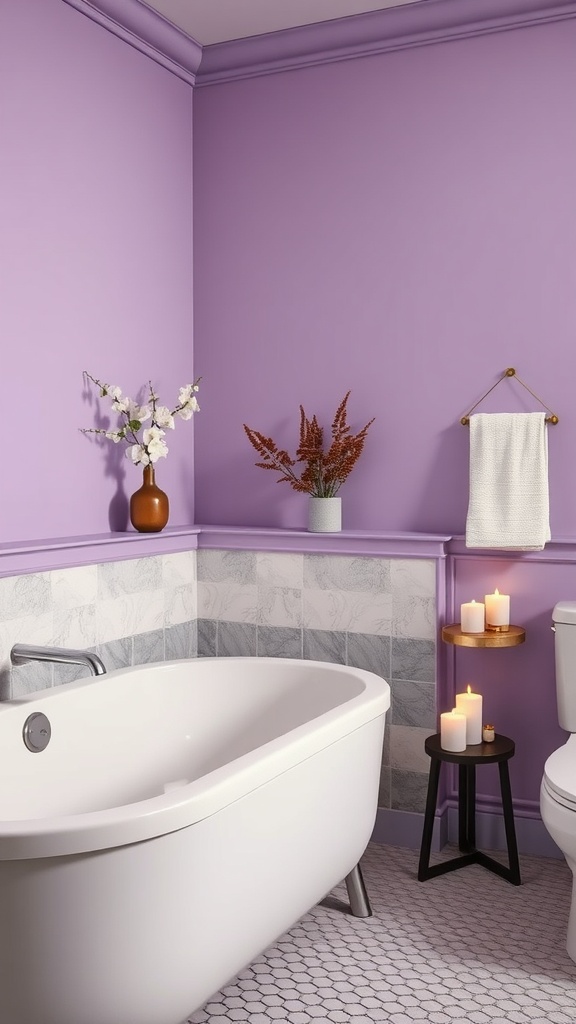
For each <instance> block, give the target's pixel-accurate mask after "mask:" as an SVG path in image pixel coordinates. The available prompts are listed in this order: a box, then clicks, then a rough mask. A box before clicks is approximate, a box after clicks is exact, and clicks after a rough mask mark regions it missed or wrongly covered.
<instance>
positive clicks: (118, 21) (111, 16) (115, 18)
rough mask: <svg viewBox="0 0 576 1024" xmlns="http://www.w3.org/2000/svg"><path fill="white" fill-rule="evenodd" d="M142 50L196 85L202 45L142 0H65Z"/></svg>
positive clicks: (189, 82) (64, 0)
mask: <svg viewBox="0 0 576 1024" xmlns="http://www.w3.org/2000/svg"><path fill="white" fill-rule="evenodd" d="M63 2H64V3H66V4H68V5H69V6H70V7H74V8H75V10H77V11H80V13H81V14H85V15H86V17H88V18H90V19H91V20H92V21H95V22H97V24H98V25H101V26H102V28H105V29H106V30H107V31H108V32H112V34H113V35H115V36H118V37H119V38H120V39H123V40H124V42H126V43H128V44H129V45H130V46H133V47H134V48H135V49H136V50H139V51H140V53H144V54H146V56H147V57H151V58H152V60H154V61H156V63H157V64H161V65H162V67H163V68H166V69H167V71H170V72H171V73H172V74H173V75H176V77H177V78H181V79H183V81H185V82H188V84H189V85H194V82H195V79H196V72H197V70H198V68H199V66H200V61H201V58H202V47H201V46H200V44H199V43H197V42H196V40H195V39H192V37H191V36H188V35H186V33H185V32H182V31H181V30H180V29H179V28H176V26H175V25H172V24H171V22H169V21H167V20H166V18H163V17H162V15H160V14H158V12H157V11H153V10H152V8H151V7H148V5H147V4H145V3H142V2H141V0H91V2H90V0H63Z"/></svg>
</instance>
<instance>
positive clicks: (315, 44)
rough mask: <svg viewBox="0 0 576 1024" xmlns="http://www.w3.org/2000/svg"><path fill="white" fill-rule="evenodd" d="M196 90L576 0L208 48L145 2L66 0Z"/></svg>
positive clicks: (401, 10)
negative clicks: (199, 87)
mask: <svg viewBox="0 0 576 1024" xmlns="http://www.w3.org/2000/svg"><path fill="white" fill-rule="evenodd" d="M63 2H64V3H66V4H68V5H69V6H70V7H74V8H75V9H76V10H77V11H80V12H81V13H82V14H85V15H86V16H87V17H88V18H91V19H92V21H95V22H97V23H98V24H99V25H101V26H102V27H103V28H105V29H106V30H107V31H109V32H112V33H113V34H114V35H116V36H118V37H119V38H120V39H123V40H124V41H125V42H127V43H128V44H129V45H130V46H134V47H135V48H136V49H137V50H140V52H141V53H144V54H146V55H147V56H148V57H151V58H152V60H155V61H156V62H157V63H158V64H161V65H162V67H164V68H166V69H167V70H168V71H170V72H172V74H174V75H177V77H178V78H182V79H183V80H184V81H185V82H188V83H189V84H191V85H196V86H208V85H216V84H219V83H221V82H234V81H238V80H241V79H245V78H256V77H259V76H261V75H271V74H276V73H278V72H281V71H293V70H296V69H298V68H305V67H313V66H316V65H320V64H331V63H334V62H335V61H342V60H353V59H355V58H358V57H368V56H374V55H376V54H381V53H388V52H391V51H394V50H404V49H410V48H413V47H417V46H429V45H432V44H434V43H442V42H449V41H451V40H456V39H465V38H468V37H471V36H477V35H486V34H489V33H493V32H505V31H508V30H510V29H515V28H522V27H530V26H534V25H542V24H546V23H549V22H557V21H565V20H567V19H570V18H576V0H416V2H415V3H411V4H407V5H404V6H401V7H388V8H385V9H384V10H380V11H368V12H367V13H365V14H357V15H353V16H351V17H348V18H338V19H335V20H333V21H323V22H317V23H315V24H313V25H303V26H301V27H299V28H293V29H284V30H283V31H280V32H270V33H267V34H264V35H261V36H250V37H249V38H247V39H233V40H230V41H229V42H224V43H214V44H212V45H211V46H205V47H202V46H201V45H200V44H199V43H197V42H196V40H195V39H193V38H192V37H191V36H188V35H186V33H185V32H182V31H181V30H180V29H178V28H176V27H175V26H174V25H172V24H171V23H170V22H169V21H167V20H166V18H163V17H162V15H160V14H158V12H157V11H154V10H152V8H151V7H149V6H148V5H147V4H146V3H144V2H143V0H63Z"/></svg>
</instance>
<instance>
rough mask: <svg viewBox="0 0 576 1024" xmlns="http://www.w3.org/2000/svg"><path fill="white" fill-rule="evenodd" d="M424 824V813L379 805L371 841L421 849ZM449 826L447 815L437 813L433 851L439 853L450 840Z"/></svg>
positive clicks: (407, 848)
mask: <svg viewBox="0 0 576 1024" xmlns="http://www.w3.org/2000/svg"><path fill="white" fill-rule="evenodd" d="M423 824H424V815H423V814H417V813H416V812H415V811H394V810H390V808H388V807H379V808H378V813H377V815H376V823H375V825H374V831H373V832H372V837H371V842H373V843H382V844H383V845H384V846H401V847H403V848H404V849H406V850H419V849H420V844H421V842H422V826H423ZM447 827H448V821H447V817H446V815H443V814H442V815H437V817H436V818H435V820H434V831H433V833H432V853H439V851H440V850H441V849H442V847H443V846H445V845H446V843H447V842H448V831H447Z"/></svg>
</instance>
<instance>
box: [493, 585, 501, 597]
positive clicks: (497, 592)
mask: <svg viewBox="0 0 576 1024" xmlns="http://www.w3.org/2000/svg"><path fill="white" fill-rule="evenodd" d="M499 594H500V591H499V590H498V587H496V589H495V590H494V597H498V596H499Z"/></svg>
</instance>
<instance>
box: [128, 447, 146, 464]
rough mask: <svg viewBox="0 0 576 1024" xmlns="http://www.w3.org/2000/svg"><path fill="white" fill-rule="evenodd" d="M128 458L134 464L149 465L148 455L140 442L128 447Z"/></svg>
mask: <svg viewBox="0 0 576 1024" xmlns="http://www.w3.org/2000/svg"><path fill="white" fill-rule="evenodd" d="M130 458H131V459H132V462H133V463H134V465H135V466H138V465H141V466H149V465H150V458H149V456H148V452H147V451H146V449H145V447H144V445H142V444H133V445H132V447H131V448H130Z"/></svg>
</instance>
